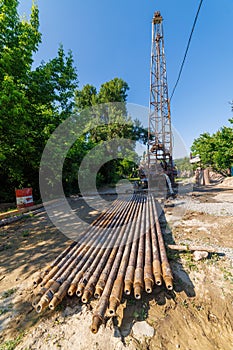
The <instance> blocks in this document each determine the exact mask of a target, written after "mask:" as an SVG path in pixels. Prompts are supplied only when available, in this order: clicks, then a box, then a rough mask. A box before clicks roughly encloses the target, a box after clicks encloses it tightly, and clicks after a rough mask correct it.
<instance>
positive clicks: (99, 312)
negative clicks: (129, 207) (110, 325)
mask: <svg viewBox="0 0 233 350" xmlns="http://www.w3.org/2000/svg"><path fill="white" fill-rule="evenodd" d="M130 212H131V211H130ZM127 227H128V226H127ZM127 231H128V230H125V229H124V226H122V228H121V232H120V233H123V235H122V238H121V242H120V246H119V248H118V250H117V254H116V257H115V259H114V261H113V264H112V266H111V270H110V273H109V276H108V279H107V282H106V284H105V286H104V290H103V293H102V295H101V296H100V299H99V303H98V305H97V307H96V310H95V312H94V315H93V318H92V326H91V330H92V332H93V333H97V332H98V329H99V326H100V324H101V323H102V321H103V318H104V315H105V312H106V310H107V307H108V300H109V297H110V294H111V291H112V287H113V283H114V280H115V278H116V275H117V273H118V269H119V266H120V262H121V258H122V255H123V251H124V249H125V245H124V244H125V242H126V241H127ZM120 236H121V235H120Z"/></svg>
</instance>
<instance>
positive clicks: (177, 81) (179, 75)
mask: <svg viewBox="0 0 233 350" xmlns="http://www.w3.org/2000/svg"><path fill="white" fill-rule="evenodd" d="M202 3H203V0H201V1H200V3H199V6H198V10H197V13H196V16H195V19H194V22H193V26H192V30H191V33H190V36H189V40H188V44H187V47H186V50H185V54H184V58H183V61H182V64H181V67H180V70H179V74H178V78H177V80H176V83H175V86H174V88H173V90H172V94H171V98H170V101H171V99H172V97H173V95H174V92H175V90H176V88H177V85H178V83H179V80H180V77H181V73H182V70H183V67H184V63H185V60H186V56H187V53H188V50H189V46H190V43H191V40H192V36H193V32H194V29H195V26H196V22H197V19H198V15H199V12H200V9H201V5H202Z"/></svg>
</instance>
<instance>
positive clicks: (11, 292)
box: [2, 288, 17, 299]
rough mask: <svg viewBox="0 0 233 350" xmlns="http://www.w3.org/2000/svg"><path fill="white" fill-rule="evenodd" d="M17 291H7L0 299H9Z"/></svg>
mask: <svg viewBox="0 0 233 350" xmlns="http://www.w3.org/2000/svg"><path fill="white" fill-rule="evenodd" d="M16 291H17V288H12V289H8V290H6V291H5V292H3V294H2V299H6V298H9V297H10V296H11V295H12V294H14V293H15V292H16Z"/></svg>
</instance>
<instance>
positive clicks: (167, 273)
mask: <svg viewBox="0 0 233 350" xmlns="http://www.w3.org/2000/svg"><path fill="white" fill-rule="evenodd" d="M153 201H154V198H153ZM154 207H155V212H154V214H155V225H156V230H157V237H158V243H159V250H160V257H161V266H162V274H163V280H164V282H165V285H166V288H167V289H168V290H172V289H173V276H172V271H171V268H170V265H169V262H168V259H167V254H166V248H165V244H164V240H163V234H162V231H161V227H160V223H159V218H158V213H157V208H156V203H155V202H154Z"/></svg>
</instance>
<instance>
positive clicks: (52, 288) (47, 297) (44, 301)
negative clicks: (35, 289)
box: [36, 248, 85, 312]
mask: <svg viewBox="0 0 233 350" xmlns="http://www.w3.org/2000/svg"><path fill="white" fill-rule="evenodd" d="M83 250H84V251H85V248H84V249H83ZM82 253H83V251H82ZM84 256H85V254H83V256H82V257H84ZM79 261H80V256H79V255H78V256H77V257H76V259H74V260H72V262H71V263H70V265H69V266H68V267H67V268H66V269H65V270H64V271H63V272H62V273H61V271H59V272H58V273H57V274H56V275H55V276H54V277H53V278H52V279H51V280H49V281H48V282H47V283H46V285H45V286H44V287H42V288H41V290H42V291H43V290H44V289H45V288H47V291H46V292H45V293H44V294H43V296H42V298H41V301H40V302H39V303H38V304H37V305H36V310H37V312H40V311H42V310H43V309H44V308H45V307H47V306H48V305H49V303H50V301H51V300H52V298H53V296H54V294H55V293H56V292H57V291H58V290H59V288H60V286H61V285H62V284H63V283H64V281H65V280H66V279H67V278H68V276H69V274H71V273H72V270H73V268H74V267H75V266H76V265H77V264H78V262H79ZM39 294H41V292H40V293H39Z"/></svg>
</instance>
